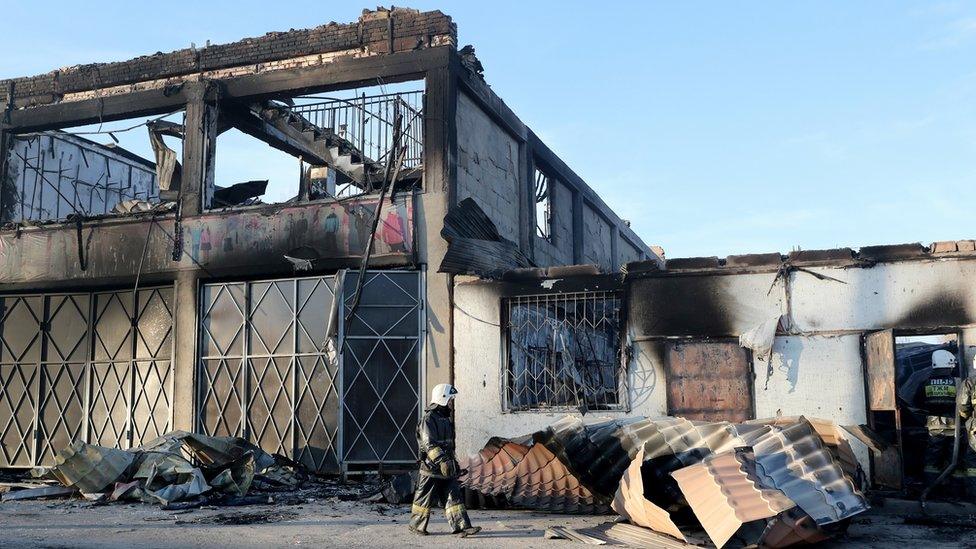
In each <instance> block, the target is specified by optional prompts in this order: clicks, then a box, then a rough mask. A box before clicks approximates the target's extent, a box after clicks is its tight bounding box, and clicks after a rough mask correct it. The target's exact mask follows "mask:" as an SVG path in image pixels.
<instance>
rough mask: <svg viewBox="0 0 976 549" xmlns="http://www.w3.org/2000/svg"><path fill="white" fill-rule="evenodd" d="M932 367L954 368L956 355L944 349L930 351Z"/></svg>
mask: <svg viewBox="0 0 976 549" xmlns="http://www.w3.org/2000/svg"><path fill="white" fill-rule="evenodd" d="M932 367H933V368H955V367H956V355H954V354H952V353H951V352H949V351H946V350H945V349H939V350H938V351H935V352H934V353H932Z"/></svg>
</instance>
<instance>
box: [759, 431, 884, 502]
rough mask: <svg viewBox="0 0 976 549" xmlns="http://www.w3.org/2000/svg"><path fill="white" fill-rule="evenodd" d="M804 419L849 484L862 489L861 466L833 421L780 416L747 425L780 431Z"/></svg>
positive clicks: (842, 432) (863, 475) (862, 474)
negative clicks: (764, 426) (818, 437)
mask: <svg viewBox="0 0 976 549" xmlns="http://www.w3.org/2000/svg"><path fill="white" fill-rule="evenodd" d="M804 419H806V421H808V422H810V425H811V426H813V429H814V430H815V431H816V432H817V434H818V435H820V439H821V440H822V441H823V443H824V444H825V445H826V446H827V449H828V450H829V451H830V455H831V456H833V458H834V460H835V461H837V463H839V464H840V468H841V470H843V471H844V474H845V475H847V477H848V478H849V479H850V480H851V483H853V484H854V486H856V487H858V488H862V487H864V485H865V483H866V482H867V475H866V473H865V472H864V469H862V468H861V464H860V463H858V461H857V457H856V456H855V455H854V449H853V448H851V443H850V441H848V440H847V437H846V436H845V435H844V432H845V431H842V430H841V428H840V427H839V426H838V425H837V424H836V423H834V422H833V421H830V420H829V419H819V418H814V417H806V416H780V417H776V418H772V419H762V420H754V421H751V422H749V423H750V424H761V425H771V426H774V427H778V428H780V429H782V428H784V427H788V426H790V425H794V424H796V423H799V422H801V421H802V420H804Z"/></svg>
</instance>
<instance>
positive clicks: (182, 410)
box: [172, 271, 199, 431]
mask: <svg viewBox="0 0 976 549" xmlns="http://www.w3.org/2000/svg"><path fill="white" fill-rule="evenodd" d="M198 280H199V273H198V271H180V272H179V273H177V275H176V281H175V288H174V290H173V292H174V299H173V302H174V304H175V305H174V309H175V310H174V311H173V333H174V335H175V337H176V349H175V351H174V353H173V401H172V402H173V428H174V429H180V430H183V431H192V430H193V429H194V427H195V414H194V410H195V398H194V372H195V371H196V360H197V314H198V312H199V301H198V299H199V297H198V292H197V286H198Z"/></svg>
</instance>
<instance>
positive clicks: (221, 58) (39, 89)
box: [0, 8, 457, 106]
mask: <svg viewBox="0 0 976 549" xmlns="http://www.w3.org/2000/svg"><path fill="white" fill-rule="evenodd" d="M446 44H451V45H456V44H457V27H456V26H455V25H454V23H453V22H452V21H451V18H450V17H449V16H447V15H444V14H443V13H441V12H440V11H429V12H420V11H417V10H410V9H403V8H394V9H392V10H382V9H381V10H377V11H364V13H363V15H362V16H361V17H360V18H359V21H358V22H356V23H349V24H339V23H335V22H331V23H328V24H326V25H321V26H318V27H315V28H311V29H299V30H294V29H293V30H289V31H285V32H271V33H268V34H266V35H264V36H261V37H257V38H245V39H243V40H239V41H237V42H232V43H229V44H218V45H210V46H207V47H200V48H185V49H182V50H177V51H173V52H169V53H161V52H157V53H155V54H153V55H147V56H142V57H137V58H135V59H130V60H128V61H119V62H114V63H93V64H88V65H78V66H74V67H69V68H64V69H58V70H55V71H51V72H49V73H47V74H42V75H37V76H31V77H23V78H14V79H11V80H3V81H0V104H3V103H5V102H7V100H8V96H9V94H10V91H11V90H12V91H13V98H14V102H15V104H16V105H18V106H25V105H39V104H46V103H54V102H57V101H59V100H60V99H61V98H62V97H64V95H66V94H71V93H78V92H86V91H92V90H95V89H99V88H108V87H112V86H122V85H126V84H133V83H136V82H142V81H146V80H158V79H166V78H177V77H180V76H183V75H188V74H193V73H199V72H204V71H213V70H220V69H226V68H230V67H236V66H241V65H254V64H260V63H269V62H274V61H279V60H282V59H290V58H295V57H302V56H308V55H316V54H323V53H330V52H338V51H347V50H357V49H358V50H361V51H362V52H365V53H370V54H383V53H395V52H402V51H411V50H415V49H421V48H426V47H432V46H439V45H446Z"/></svg>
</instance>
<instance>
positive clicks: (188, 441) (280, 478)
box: [4, 431, 308, 509]
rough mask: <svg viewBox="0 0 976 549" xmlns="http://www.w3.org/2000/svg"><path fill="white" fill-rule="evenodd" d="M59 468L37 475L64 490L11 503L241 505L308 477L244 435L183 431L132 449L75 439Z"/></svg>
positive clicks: (23, 494) (45, 490)
mask: <svg viewBox="0 0 976 549" xmlns="http://www.w3.org/2000/svg"><path fill="white" fill-rule="evenodd" d="M55 463H56V465H55V466H54V467H52V468H50V469H41V470H37V471H35V476H37V477H38V478H40V479H42V480H44V479H46V480H54V481H56V482H57V483H58V484H60V485H61V487H56V486H55V487H41V488H36V489H34V490H37V492H36V493H30V492H31V491H30V490H25V491H19V492H12V493H11V494H10V496H11V497H10V498H9V499H27V498H30V497H32V496H35V495H36V496H37V497H55V496H67V495H73V494H79V493H80V494H81V495H82V496H84V497H85V499H88V500H90V501H95V502H114V501H142V502H145V503H153V504H159V505H161V506H163V508H166V509H179V508H192V507H197V506H201V505H204V504H220V505H242V504H247V503H257V502H263V503H267V502H268V497H267V496H266V495H258V496H251V497H249V493H250V492H252V491H254V490H258V491H261V492H285V491H295V490H296V489H297V488H298V487H299V486H300V485H301V484H302V483H303V482H304V481H305V480H307V478H308V477H307V475H306V473H305V471H304V470H303V469H302V468H301V467H300V466H299V465H297V464H295V463H293V462H291V461H290V460H288V459H287V458H284V457H282V456H278V455H271V454H269V453H267V452H265V451H264V450H261V449H260V448H258V447H257V446H255V445H253V444H251V443H249V442H247V441H245V440H244V439H242V438H239V437H211V436H206V435H200V434H195V433H187V432H183V431H174V432H171V433H168V434H166V435H163V436H161V437H159V438H157V439H155V440H153V441H151V442H149V443H147V444H145V445H143V446H141V447H139V448H134V449H131V450H119V449H116V448H106V447H103V446H95V445H92V444H86V443H84V442H73V443H71V444H70V445H68V446H67V447H65V448H63V449H61V450H60V451H59V452H58V453H57V455H56V456H55ZM52 488H56V490H52ZM4 499H5V500H6V499H8V497H7V496H5V498H4ZM251 500H253V501H251Z"/></svg>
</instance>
